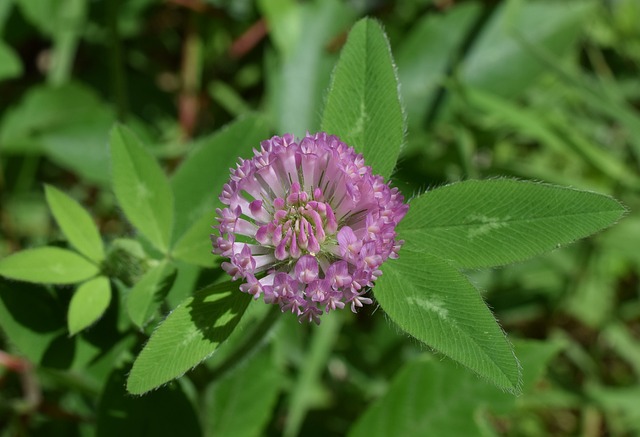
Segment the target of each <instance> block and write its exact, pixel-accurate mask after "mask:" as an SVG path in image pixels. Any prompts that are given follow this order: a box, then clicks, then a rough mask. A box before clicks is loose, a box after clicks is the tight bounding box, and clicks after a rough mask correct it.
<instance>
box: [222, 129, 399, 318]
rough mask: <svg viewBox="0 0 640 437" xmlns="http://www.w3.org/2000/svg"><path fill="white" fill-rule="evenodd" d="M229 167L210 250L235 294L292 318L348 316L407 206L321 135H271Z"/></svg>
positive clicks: (349, 152) (363, 300)
mask: <svg viewBox="0 0 640 437" xmlns="http://www.w3.org/2000/svg"><path fill="white" fill-rule="evenodd" d="M260 146H261V147H260V150H254V157H253V158H252V159H248V160H240V162H239V163H238V165H237V168H236V169H235V170H234V169H232V170H231V178H230V180H229V182H228V183H227V184H225V186H224V188H223V192H222V195H221V196H220V200H221V201H222V203H223V204H224V205H226V207H225V208H222V209H218V210H217V214H218V217H217V221H218V224H217V225H216V226H214V228H215V229H217V230H218V234H219V235H212V236H211V241H212V242H213V248H214V249H213V252H214V253H217V254H219V255H222V256H224V257H226V258H228V260H227V261H226V262H224V263H223V264H222V268H223V269H224V270H225V271H226V272H227V273H229V274H230V275H231V276H232V277H233V279H234V280H236V279H240V278H242V279H244V283H243V284H242V285H241V286H240V290H242V291H244V292H246V293H249V294H251V295H253V296H254V298H255V299H258V298H259V297H260V296H264V300H265V302H267V303H277V304H278V305H280V308H281V309H282V311H291V312H293V313H294V314H296V315H297V316H298V318H299V320H300V321H303V320H307V321H314V322H316V323H320V316H321V315H322V313H323V312H324V311H326V312H329V311H332V310H335V309H338V308H340V309H341V308H344V306H345V304H350V305H351V309H352V311H354V312H355V311H356V309H357V308H359V307H361V306H363V304H369V303H371V299H369V298H367V297H365V296H364V294H365V293H366V292H367V291H368V289H369V288H371V287H372V286H373V283H374V281H375V280H376V279H377V278H378V277H380V275H381V274H382V272H381V271H380V266H381V265H382V263H383V262H384V261H385V260H386V259H387V258H397V257H398V251H399V250H400V247H401V246H402V243H403V242H402V241H398V240H396V232H395V227H396V225H397V224H398V222H400V220H401V219H402V218H403V217H404V216H405V214H406V213H407V210H408V208H409V206H408V205H407V204H405V203H404V198H403V196H402V195H401V194H400V193H399V192H398V190H397V189H396V188H390V187H389V185H387V184H385V182H384V179H383V178H382V176H377V175H374V174H373V173H372V172H371V167H368V166H366V165H365V164H364V159H363V157H362V155H360V154H357V153H356V152H355V151H354V150H353V148H351V147H349V146H347V145H346V144H345V143H343V142H341V141H340V140H339V139H338V138H337V137H335V136H332V135H327V134H326V133H322V132H321V133H317V134H315V135H310V134H307V136H306V137H304V138H303V139H302V140H301V141H299V142H296V141H295V138H294V137H293V136H292V135H291V134H285V135H284V136H282V137H277V136H276V137H273V138H271V139H270V140H267V141H263V142H262V143H261V144H260Z"/></svg>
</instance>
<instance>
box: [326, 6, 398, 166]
mask: <svg viewBox="0 0 640 437" xmlns="http://www.w3.org/2000/svg"><path fill="white" fill-rule="evenodd" d="M322 130H323V131H325V132H327V133H329V134H333V135H338V136H339V137H340V138H341V139H342V141H344V142H346V143H347V144H349V145H350V146H352V147H353V148H355V149H356V151H358V152H359V153H362V154H363V155H364V157H365V161H366V163H367V165H370V166H371V167H372V168H373V171H374V173H376V174H380V175H382V176H384V177H385V178H386V177H388V176H389V175H391V172H392V171H393V168H394V167H395V165H396V161H397V160H398V155H399V154H400V147H401V146H402V142H403V138H404V115H403V113H402V106H401V104H400V98H399V96H398V79H397V77H396V72H395V66H394V64H393V58H392V56H391V49H390V47H389V41H388V40H387V37H386V35H385V33H384V31H383V30H382V27H381V26H380V24H378V23H377V22H376V21H374V20H371V19H367V18H365V19H362V20H360V21H358V22H357V23H356V24H355V25H354V26H353V29H352V30H351V32H350V33H349V38H348V39H347V43H346V44H345V46H344V47H343V49H342V53H341V54H340V60H339V61H338V64H337V65H336V68H335V71H334V73H333V78H332V81H331V87H330V89H329V95H328V97H327V104H326V106H325V108H324V114H323V118H322Z"/></svg>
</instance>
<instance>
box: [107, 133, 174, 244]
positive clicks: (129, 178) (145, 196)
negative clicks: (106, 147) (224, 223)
mask: <svg viewBox="0 0 640 437" xmlns="http://www.w3.org/2000/svg"><path fill="white" fill-rule="evenodd" d="M110 146H111V167H112V174H113V190H114V192H115V194H116V197H117V199H118V203H119V204H120V206H121V207H122V209H123V211H124V213H125V215H126V216H127V218H128V219H129V221H131V223H132V224H133V225H134V226H135V227H136V228H137V229H138V231H140V233H141V234H143V235H144V236H145V237H147V238H148V239H149V241H151V243H153V244H154V245H155V246H156V247H157V248H158V249H160V250H161V251H162V252H166V251H167V248H168V247H169V239H170V237H171V226H172V223H173V193H172V191H171V187H170V185H169V181H168V179H167V177H166V175H165V174H164V172H163V171H162V169H161V168H160V165H159V164H158V162H157V161H156V160H155V159H154V158H153V156H151V154H150V153H149V152H148V151H147V150H146V149H145V148H144V147H143V146H142V144H141V143H140V141H139V140H138V139H137V138H136V137H135V135H134V134H133V132H131V131H130V130H129V129H127V128H126V127H124V126H120V125H117V126H116V127H114V128H113V130H112V131H111V143H110Z"/></svg>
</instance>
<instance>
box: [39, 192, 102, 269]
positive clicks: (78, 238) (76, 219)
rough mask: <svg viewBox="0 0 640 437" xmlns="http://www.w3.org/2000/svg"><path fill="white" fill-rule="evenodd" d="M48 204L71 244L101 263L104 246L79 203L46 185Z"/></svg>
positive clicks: (94, 226) (90, 219) (89, 217)
mask: <svg viewBox="0 0 640 437" xmlns="http://www.w3.org/2000/svg"><path fill="white" fill-rule="evenodd" d="M44 190H45V194H46V196H47V203H48V204H49V208H50V209H51V212H52V213H53V216H54V217H55V219H56V222H57V223H58V226H60V229H62V232H63V233H64V235H65V236H66V237H67V239H68V240H69V243H71V245H72V246H73V247H75V248H76V249H77V250H78V251H79V252H80V253H82V254H83V255H84V256H86V257H87V258H89V259H91V260H93V261H95V262H96V263H100V262H102V261H103V260H104V246H103V244H102V239H101V238H100V233H99V232H98V228H96V225H95V223H94V222H93V219H92V218H91V216H90V215H89V213H87V211H85V209H84V208H82V206H80V204H79V203H78V202H76V201H75V200H74V199H73V198H71V197H69V196H68V195H66V194H65V193H63V192H62V191H60V190H58V189H57V188H55V187H53V186H51V185H45V187H44Z"/></svg>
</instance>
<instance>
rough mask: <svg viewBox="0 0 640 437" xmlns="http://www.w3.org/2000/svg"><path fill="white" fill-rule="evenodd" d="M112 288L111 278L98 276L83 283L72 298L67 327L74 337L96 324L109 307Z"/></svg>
mask: <svg viewBox="0 0 640 437" xmlns="http://www.w3.org/2000/svg"><path fill="white" fill-rule="evenodd" d="M109 302H111V286H110V284H109V278H107V277H105V276H98V277H97V278H94V279H91V280H89V281H87V282H84V283H82V284H81V285H80V286H79V287H78V289H77V290H76V292H75V293H74V294H73V297H72V298H71V302H70V303H69V312H68V318H67V326H68V328H69V334H71V335H74V334H77V333H78V332H80V331H82V330H83V329H84V328H86V327H87V326H90V325H92V324H93V323H95V322H96V321H97V320H98V319H99V318H100V317H102V315H103V314H104V312H105V311H106V310H107V308H108V307H109Z"/></svg>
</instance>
